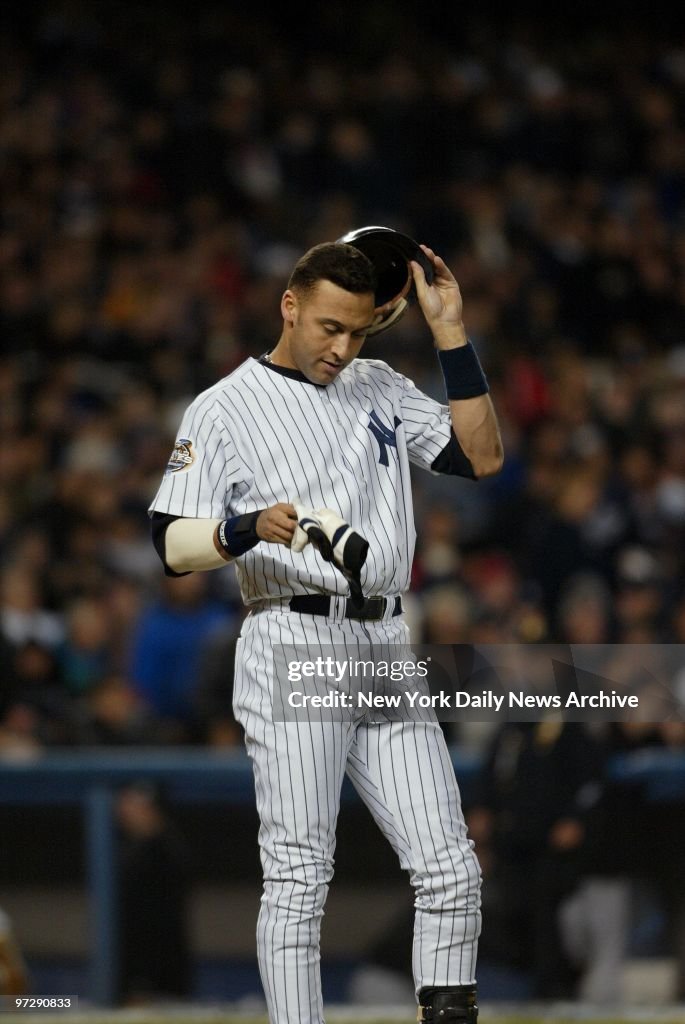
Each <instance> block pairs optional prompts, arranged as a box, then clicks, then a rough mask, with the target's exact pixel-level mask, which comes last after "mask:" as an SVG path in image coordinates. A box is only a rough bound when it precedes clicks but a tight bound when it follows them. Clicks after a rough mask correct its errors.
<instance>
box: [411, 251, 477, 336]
mask: <svg viewBox="0 0 685 1024" xmlns="http://www.w3.org/2000/svg"><path fill="white" fill-rule="evenodd" d="M421 248H422V249H423V251H424V253H425V254H426V256H427V257H428V259H429V260H430V261H431V263H432V264H433V283H432V284H430V285H429V284H428V283H427V281H426V275H425V274H424V272H423V268H422V267H421V265H420V264H419V263H417V262H416V261H415V260H412V261H411V263H410V264H409V265H410V267H411V270H412V275H413V277H414V285H415V287H416V296H417V298H418V300H419V305H420V306H421V310H422V312H423V315H424V316H425V318H426V322H427V324H428V326H429V327H430V329H431V331H432V332H433V336H434V337H435V339H436V343H437V342H438V341H439V336H440V335H446V336H448V337H451V336H452V335H454V334H455V333H456V334H459V336H460V334H461V332H463V330H464V325H463V321H462V313H463V301H462V297H461V291H460V290H459V285H458V284H457V280H456V278H455V276H454V274H453V273H452V271H451V270H450V268H449V267H448V266H447V264H446V263H445V261H444V260H443V259H442V257H441V256H438V255H436V253H434V252H433V250H432V249H429V248H428V246H427V245H422V246H421Z"/></svg>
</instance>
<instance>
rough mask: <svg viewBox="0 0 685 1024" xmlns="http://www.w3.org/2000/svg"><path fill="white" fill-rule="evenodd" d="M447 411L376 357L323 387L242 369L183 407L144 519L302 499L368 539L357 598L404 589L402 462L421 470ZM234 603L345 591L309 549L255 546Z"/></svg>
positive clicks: (411, 538)
mask: <svg viewBox="0 0 685 1024" xmlns="http://www.w3.org/2000/svg"><path fill="white" fill-rule="evenodd" d="M451 432H452V431H451V425H450V418H449V410H448V407H447V406H446V405H441V404H440V403H438V402H436V401H434V400H433V399H432V398H429V397H428V396H427V395H425V394H424V393H423V392H421V391H419V390H418V388H416V387H415V386H414V384H413V383H412V381H410V380H409V379H408V378H407V377H404V376H402V374H400V373H397V372H396V371H395V370H393V369H391V367H390V366H388V365H387V364H386V363H384V362H382V361H380V360H375V359H355V360H353V362H352V363H350V365H349V366H347V367H346V368H345V369H344V370H343V371H342V372H341V373H340V374H339V376H338V377H337V379H336V380H334V381H333V382H332V383H330V384H328V385H326V386H322V385H318V384H313V383H311V382H310V381H308V380H307V379H306V378H305V377H304V376H303V375H302V374H300V373H299V372H298V371H295V370H286V369H284V368H282V367H276V366H272V365H271V364H270V363H268V362H265V361H263V360H256V359H251V358H250V359H248V360H247V361H246V362H245V363H243V364H242V365H241V366H240V367H238V369H237V370H235V371H234V372H233V373H232V374H230V375H229V376H228V377H226V378H224V379H223V380H220V381H219V382H218V383H217V384H215V385H213V386H212V387H210V388H209V389H208V390H207V391H205V392H203V393H202V394H201V395H199V396H198V397H197V398H196V399H195V400H194V401H193V402H192V403H191V405H190V406H189V407H188V409H187V411H186V413H185V416H184V417H183V422H182V424H181V428H180V433H179V438H178V440H177V443H176V447H175V448H174V452H173V455H172V458H171V460H170V462H169V466H168V468H167V472H166V474H165V476H164V479H163V481H162V484H161V486H160V488H159V491H158V493H157V495H156V497H155V498H154V501H153V502H152V505H151V506H150V510H151V511H157V512H162V513H168V514H171V515H176V516H188V517H195V518H216V519H224V518H228V517H231V516H237V515H240V514H242V513H245V512H253V511H256V510H257V509H263V508H267V507H269V506H271V505H275V504H277V503H278V502H292V501H296V500H298V499H299V500H300V501H301V502H302V504H304V505H305V506H308V507H310V508H332V509H334V510H335V511H336V512H338V513H339V514H340V515H341V516H342V518H343V519H344V520H346V521H347V522H349V523H350V524H351V525H352V526H353V528H354V529H355V530H357V531H358V532H359V533H361V534H362V536H364V537H365V538H366V539H367V540H368V541H369V555H368V558H367V560H366V565H365V566H364V569H363V572H362V580H361V582H362V588H363V591H364V594H365V596H367V597H371V596H374V595H385V596H388V595H390V596H392V595H395V594H399V593H402V592H403V591H404V590H406V589H407V588H408V586H409V577H410V571H411V564H412V559H413V555H414V544H415V539H416V532H415V527H414V516H413V510H412V495H411V483H410V472H409V463H410V462H412V463H414V464H416V465H419V466H422V467H424V468H426V469H430V467H431V465H432V463H433V462H434V460H435V459H436V457H437V456H438V455H439V454H440V452H441V451H442V450H443V449H445V447H446V446H447V445H448V444H449V441H450V437H451ZM236 569H237V572H238V578H239V582H240V587H241V592H242V596H243V600H244V601H245V602H246V603H247V604H251V603H254V602H255V601H257V600H260V599H262V598H278V597H283V596H286V595H290V594H303V593H311V592H316V591H322V592H325V593H331V594H338V595H344V594H348V593H349V586H348V584H347V581H346V580H345V579H344V578H343V577H342V575H341V574H340V573H339V572H337V571H336V570H335V568H334V567H333V566H332V565H331V564H330V563H326V562H324V561H323V560H322V559H321V557H320V556H319V555H318V553H317V552H316V550H315V549H314V548H313V546H311V545H309V546H307V547H306V548H305V550H304V552H302V553H301V554H295V553H293V552H291V551H290V550H289V549H288V548H286V547H284V546H283V545H279V544H267V543H260V544H258V545H257V546H256V547H254V548H252V549H251V550H250V551H248V552H247V553H246V554H245V555H243V556H242V557H240V558H238V559H237V560H236Z"/></svg>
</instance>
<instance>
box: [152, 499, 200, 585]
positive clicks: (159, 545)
mask: <svg viewBox="0 0 685 1024" xmlns="http://www.w3.org/2000/svg"><path fill="white" fill-rule="evenodd" d="M177 519H181V516H170V515H168V514H167V513H166V512H153V513H152V515H151V516H150V533H151V534H152V543H153V544H154V546H155V551H156V552H157V554H158V555H159V557H160V559H161V561H162V565H163V566H164V575H165V576H189V575H190V573H189V572H174V570H173V569H172V568H170V566H169V565H167V560H166V531H167V528H168V526H169V525H170V524H171V523H173V522H175V521H176V520H177Z"/></svg>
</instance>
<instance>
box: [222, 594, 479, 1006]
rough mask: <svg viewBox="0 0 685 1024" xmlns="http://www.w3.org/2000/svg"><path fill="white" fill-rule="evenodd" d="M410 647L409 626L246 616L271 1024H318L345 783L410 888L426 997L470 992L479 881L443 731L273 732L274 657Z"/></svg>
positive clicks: (398, 726) (241, 680)
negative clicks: (291, 649) (434, 989)
mask: <svg viewBox="0 0 685 1024" xmlns="http://www.w3.org/2000/svg"><path fill="white" fill-rule="evenodd" d="M369 641H373V642H374V643H375V642H377V643H382V644H406V643H408V630H407V627H406V625H405V623H404V621H403V620H402V618H401V617H396V618H391V617H390V613H389V612H388V613H386V616H385V619H384V620H382V621H374V622H358V621H355V620H349V619H348V620H344V619H343V618H342V615H341V616H340V621H335V619H334V618H328V617H323V616H312V615H299V614H296V613H294V612H290V611H289V610H285V609H283V608H279V607H277V608H273V607H270V608H266V609H264V610H260V611H257V612H253V613H252V614H251V615H249V616H248V617H247V619H246V621H245V623H244V625H243V630H242V634H241V637H240V639H239V641H238V647H237V650H236V677H235V688H234V710H235V714H236V718H237V719H238V721H239V722H240V723H241V725H242V726H243V728H244V729H245V737H246V745H247V751H248V754H249V756H250V758H251V759H252V765H253V770H254V777H255V790H256V799H257V810H258V812H259V818H260V829H259V845H260V853H261V861H262V868H263V873H264V892H263V895H262V900H261V908H260V912H259V917H258V923H257V950H258V960H259V969H260V974H261V978H262V984H263V986H264V992H265V996H266V1001H267V1006H268V1011H269V1020H270V1021H271V1022H272V1024H319V1022H322V1021H323V1007H322V999H321V978H320V954H319V935H320V927H321V918H322V916H323V908H324V903H325V900H326V896H327V893H328V887H329V884H330V881H331V878H332V876H333V854H334V850H335V829H336V823H337V817H338V810H339V806H340V789H341V785H342V781H343V776H344V774H345V772H347V774H348V776H349V778H350V779H351V781H352V783H353V785H354V786H355V788H356V790H357V792H358V793H359V795H360V797H361V798H362V800H363V801H364V803H365V804H366V805H367V807H368V808H369V810H370V811H371V813H372V815H373V817H374V819H375V821H376V823H377V824H378V826H379V827H380V829H381V830H382V832H383V833H384V835H385V836H386V838H387V839H388V840H389V842H390V843H391V845H392V847H393V848H394V850H395V852H396V853H397V855H398V857H399V860H400V864H401V866H402V867H403V868H404V869H405V870H406V871H408V872H409V876H410V880H411V884H412V886H413V887H414V894H415V900H414V906H415V924H414V942H413V973H414V982H415V987H416V991H417V993H418V991H419V990H420V989H421V988H423V987H424V986H447V985H466V984H472V983H473V982H474V981H475V966H476V953H477V944H478V936H479V934H480V920H481V919H480V870H479V867H478V862H477V860H476V857H475V855H474V853H473V849H472V846H473V844H472V843H471V841H470V840H469V839H468V838H467V834H466V826H465V824H464V818H463V814H462V810H461V803H460V797H459V790H458V787H457V783H456V781H455V778H454V770H453V767H452V763H451V760H450V757H449V752H448V750H447V746H446V744H445V740H444V736H443V733H442V730H441V728H440V726H439V724H438V723H437V722H435V721H388V722H380V723H376V724H372V723H370V724H367V723H365V722H364V721H363V720H362V721H361V722H360V721H359V720H357V721H349V720H348V721H322V720H314V719H312V720H308V721H302V720H300V721H296V722H295V721H289V722H279V721H274V720H273V717H272V696H273V694H272V685H273V684H272V679H271V678H270V672H272V671H273V663H272V661H271V658H270V653H271V651H272V650H273V648H274V645H278V644H296V645H298V648H299V647H300V646H301V647H302V648H306V649H307V650H308V652H309V656H312V657H316V650H317V648H318V649H319V650H320V649H321V647H322V646H324V645H325V646H328V645H331V644H335V645H336V648H337V647H339V646H344V647H345V649H346V650H347V651H349V652H350V654H351V655H352V654H354V651H355V649H357V647H358V645H363V644H368V643H369Z"/></svg>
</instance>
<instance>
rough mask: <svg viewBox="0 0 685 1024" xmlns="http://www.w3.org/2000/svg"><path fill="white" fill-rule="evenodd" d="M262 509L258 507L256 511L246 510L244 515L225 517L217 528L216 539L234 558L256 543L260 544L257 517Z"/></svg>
mask: <svg viewBox="0 0 685 1024" xmlns="http://www.w3.org/2000/svg"><path fill="white" fill-rule="evenodd" d="M262 511H263V509H258V510H257V511H256V512H246V513H245V514H244V515H242V516H234V517H233V518H232V519H224V521H223V523H221V524H220V525H219V527H218V528H217V531H216V534H215V536H216V539H217V540H218V542H219V544H220V545H221V547H222V548H223V549H224V551H226V552H228V554H229V555H230V556H231V557H232V558H238V557H239V556H240V555H244V554H245V552H246V551H249V550H250V548H253V547H254V546H255V544H259V537H258V536H257V518H258V516H260V515H261V513H262Z"/></svg>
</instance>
